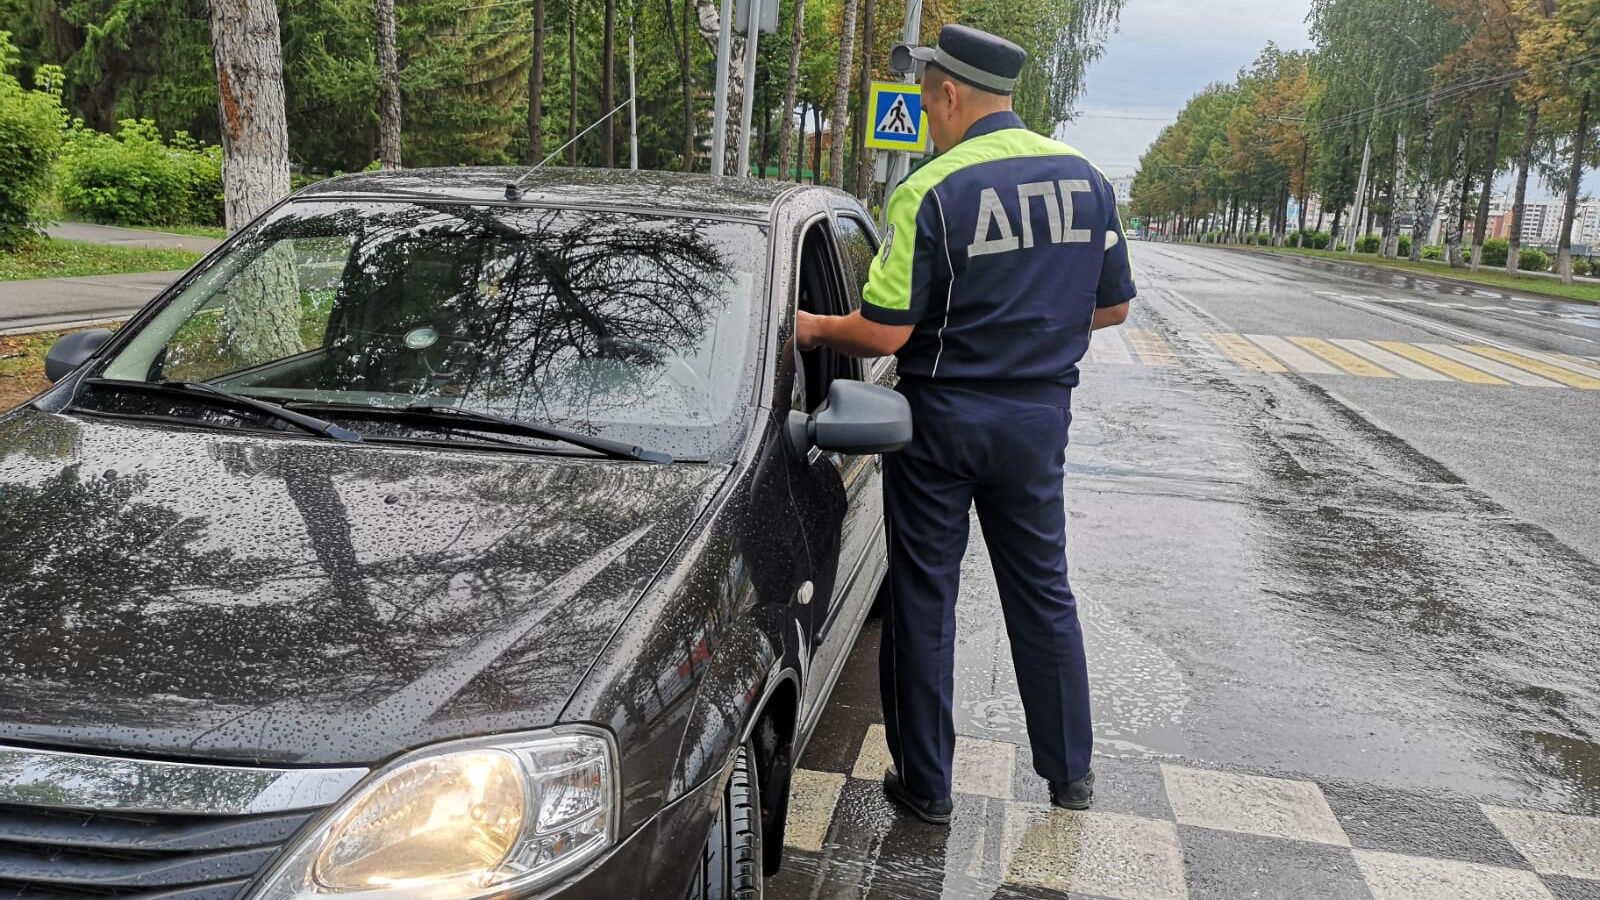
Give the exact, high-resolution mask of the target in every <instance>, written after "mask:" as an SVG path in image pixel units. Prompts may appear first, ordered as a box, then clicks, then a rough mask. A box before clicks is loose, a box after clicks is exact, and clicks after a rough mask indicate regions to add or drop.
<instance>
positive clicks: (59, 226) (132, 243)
mask: <svg viewBox="0 0 1600 900" xmlns="http://www.w3.org/2000/svg"><path fill="white" fill-rule="evenodd" d="M45 234H48V235H50V236H51V237H53V238H59V239H61V240H64V241H83V242H84V243H87V244H109V245H112V246H116V247H144V248H147V249H153V250H187V251H189V252H190V253H209V252H211V250H212V249H214V248H215V247H216V246H217V245H218V244H220V243H222V242H221V241H219V240H215V239H212V238H204V237H190V236H188V235H184V234H171V233H169V232H165V231H144V230H142V229H138V228H118V227H116V226H114V225H90V224H88V223H87V222H57V223H56V224H54V225H51V226H50V227H49V228H46V229H45Z"/></svg>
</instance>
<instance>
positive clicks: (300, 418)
mask: <svg viewBox="0 0 1600 900" xmlns="http://www.w3.org/2000/svg"><path fill="white" fill-rule="evenodd" d="M89 383H90V384H95V385H104V386H114V387H131V388H134V389H136V390H140V389H142V390H151V391H165V392H167V393H173V394H183V395H186V396H194V395H196V394H199V395H202V396H206V397H213V398H216V399H217V400H220V401H222V402H224V403H228V404H231V405H233V406H242V407H244V408H245V409H251V410H255V411H256V412H259V413H262V414H263V415H266V416H270V417H272V418H274V419H277V420H278V421H280V422H287V423H289V424H290V425H293V426H295V427H296V428H300V429H303V430H305V431H309V432H311V433H312V434H320V435H322V436H323V437H330V438H333V439H334V440H336V441H359V440H361V434H360V433H359V432H355V431H351V430H350V429H348V428H342V427H340V426H338V425H335V424H333V423H332V422H329V421H327V420H325V419H319V418H317V417H316V416H308V415H306V414H305V413H301V412H295V411H294V410H292V409H286V408H285V407H283V406H281V405H279V404H277V403H273V402H271V401H269V400H262V399H260V398H257V397H247V396H245V395H244V394H235V393H234V392H232V391H230V390H227V389H225V388H220V387H217V386H216V385H214V384H208V383H206V382H204V381H159V382H155V381H124V380H122V379H118V378H94V379H90V380H89Z"/></svg>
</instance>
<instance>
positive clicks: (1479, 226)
mask: <svg viewBox="0 0 1600 900" xmlns="http://www.w3.org/2000/svg"><path fill="white" fill-rule="evenodd" d="M1505 121H1506V101H1505V98H1504V97H1502V98H1500V102H1499V104H1497V106H1496V107H1495V113H1494V130H1493V131H1491V132H1489V156H1488V160H1487V162H1485V163H1484V165H1483V194H1482V195H1481V196H1480V197H1479V198H1478V209H1477V211H1476V213H1475V214H1474V216H1473V218H1472V262H1471V264H1470V266H1469V270H1470V271H1473V272H1476V271H1478V265H1479V263H1481V262H1483V242H1484V241H1485V240H1487V239H1488V237H1489V236H1488V234H1486V232H1487V231H1488V230H1489V200H1490V198H1491V197H1493V196H1494V176H1495V173H1496V172H1498V171H1500V132H1501V130H1502V129H1503V128H1504V127H1505Z"/></svg>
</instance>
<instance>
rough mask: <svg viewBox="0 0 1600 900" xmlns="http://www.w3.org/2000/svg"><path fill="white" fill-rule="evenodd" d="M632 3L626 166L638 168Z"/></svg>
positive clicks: (637, 107) (636, 84) (637, 103)
mask: <svg viewBox="0 0 1600 900" xmlns="http://www.w3.org/2000/svg"><path fill="white" fill-rule="evenodd" d="M633 31H634V28H633V5H632V4H629V6H628V168H630V169H633V170H634V171H638V170H639V79H638V75H637V74H636V70H637V68H638V66H637V61H636V59H635V57H634V55H633Z"/></svg>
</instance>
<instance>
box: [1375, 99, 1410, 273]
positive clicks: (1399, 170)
mask: <svg viewBox="0 0 1600 900" xmlns="http://www.w3.org/2000/svg"><path fill="white" fill-rule="evenodd" d="M1405 195H1406V135H1405V132H1403V131H1399V130H1396V131H1395V134H1394V183H1393V184H1392V185H1391V186H1390V189H1389V211H1388V212H1387V213H1384V216H1383V247H1382V248H1381V249H1382V251H1383V252H1382V253H1380V254H1379V255H1380V256H1382V257H1384V258H1385V259H1394V258H1395V257H1396V256H1399V255H1400V229H1399V227H1397V225H1396V221H1397V219H1396V217H1397V216H1399V214H1400V209H1399V207H1400V198H1402V197H1404V196H1405Z"/></svg>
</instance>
